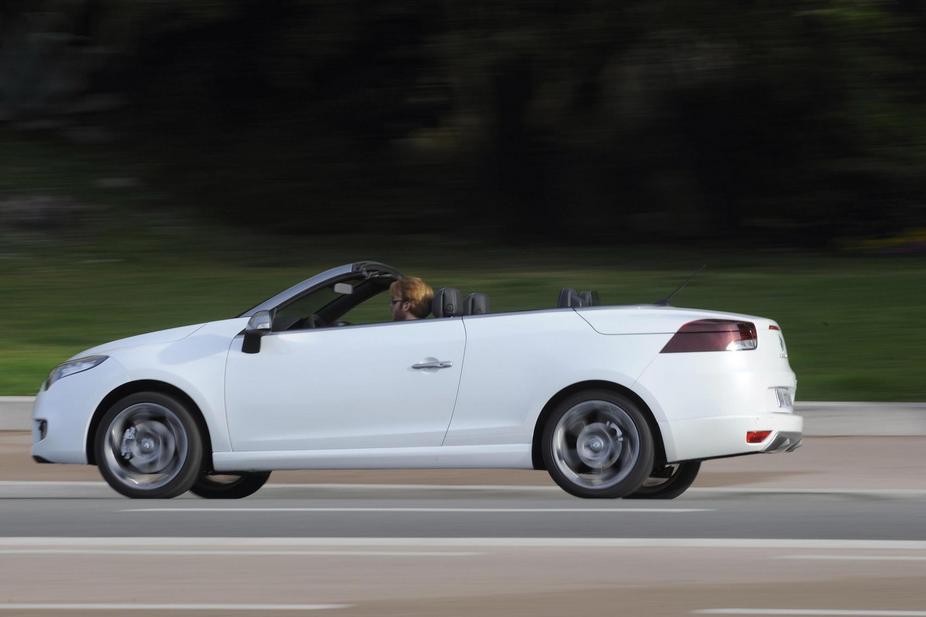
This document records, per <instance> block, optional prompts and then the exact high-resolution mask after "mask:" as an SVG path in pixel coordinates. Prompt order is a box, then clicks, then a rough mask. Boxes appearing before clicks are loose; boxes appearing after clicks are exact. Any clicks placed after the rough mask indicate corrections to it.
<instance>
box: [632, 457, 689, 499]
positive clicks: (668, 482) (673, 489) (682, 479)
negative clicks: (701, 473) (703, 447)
mask: <svg viewBox="0 0 926 617" xmlns="http://www.w3.org/2000/svg"><path fill="white" fill-rule="evenodd" d="M699 469H701V461H690V462H687V463H675V464H674V465H665V466H664V467H662V468H661V469H654V470H653V473H652V474H650V477H648V478H647V479H646V480H644V481H643V485H642V486H640V488H638V489H637V490H636V491H634V492H633V494H631V495H628V496H627V499H675V498H676V497H678V496H679V495H681V494H682V493H684V492H685V491H687V490H688V487H689V486H691V484H692V482H694V481H695V478H697V477H698V470H699Z"/></svg>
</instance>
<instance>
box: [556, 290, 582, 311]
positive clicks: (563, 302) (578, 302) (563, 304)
mask: <svg viewBox="0 0 926 617" xmlns="http://www.w3.org/2000/svg"><path fill="white" fill-rule="evenodd" d="M578 306H582V299H581V298H579V294H578V293H576V290H575V289H573V288H572V287H563V288H562V289H560V290H559V298H557V300H556V307H557V308H575V307H578Z"/></svg>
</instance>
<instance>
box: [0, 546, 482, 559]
mask: <svg viewBox="0 0 926 617" xmlns="http://www.w3.org/2000/svg"><path fill="white" fill-rule="evenodd" d="M482 554H483V553H475V552H459V551H332V550H327V551H326V550H314V551H313V550H289V551H288V550H276V551H271V550H260V549H254V550H235V549H229V550H222V549H215V550H207V549H177V550H162V549H97V548H7V549H0V557H2V556H3V555H145V556H158V555H165V556H171V557H177V556H179V557H186V556H190V557H199V556H214V555H221V556H223V557H224V556H227V555H236V556H247V557H289V556H296V557H301V556H326V557H473V556H477V555H482Z"/></svg>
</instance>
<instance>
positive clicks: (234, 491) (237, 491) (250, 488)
mask: <svg viewBox="0 0 926 617" xmlns="http://www.w3.org/2000/svg"><path fill="white" fill-rule="evenodd" d="M269 477H270V472H269V471H253V472H249V473H229V474H205V475H202V476H200V477H199V479H198V480H196V483H195V484H193V488H191V489H190V492H191V493H193V494H194V495H199V496H200V497H202V498H203V499H241V498H243V497H247V496H249V495H253V494H254V493H256V492H257V491H259V490H260V487H262V486H263V485H264V484H266V483H267V479H268V478H269Z"/></svg>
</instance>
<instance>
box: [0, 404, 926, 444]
mask: <svg viewBox="0 0 926 617" xmlns="http://www.w3.org/2000/svg"><path fill="white" fill-rule="evenodd" d="M34 400H35V399H34V398H33V397H31V396H0V431H31V430H32V418H31V416H32V402H33V401H34ZM796 411H797V413H799V414H800V415H802V416H804V435H805V436H807V437H844V436H846V437H847V436H868V437H900V436H903V437H910V436H918V435H926V403H873V402H872V403H858V402H814V401H806V402H801V401H798V403H797V405H796Z"/></svg>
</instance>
